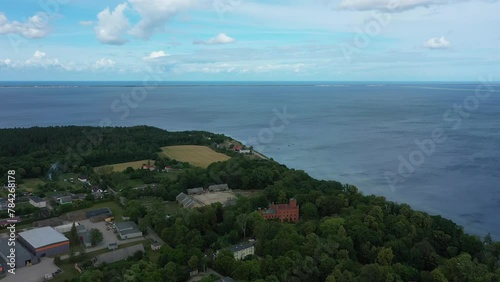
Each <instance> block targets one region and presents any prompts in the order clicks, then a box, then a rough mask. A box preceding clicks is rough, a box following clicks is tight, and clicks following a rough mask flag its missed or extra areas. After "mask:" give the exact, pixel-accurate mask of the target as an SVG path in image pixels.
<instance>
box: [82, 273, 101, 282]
mask: <svg viewBox="0 0 500 282" xmlns="http://www.w3.org/2000/svg"><path fill="white" fill-rule="evenodd" d="M103 278H104V274H103V273H102V271H100V270H86V271H84V272H83V273H82V274H81V275H80V278H79V279H78V281H79V282H101V281H102V279H103Z"/></svg>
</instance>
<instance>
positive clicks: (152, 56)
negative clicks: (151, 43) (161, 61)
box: [144, 51, 169, 59]
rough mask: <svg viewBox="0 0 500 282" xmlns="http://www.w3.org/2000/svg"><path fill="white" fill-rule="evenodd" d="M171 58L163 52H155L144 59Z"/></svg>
mask: <svg viewBox="0 0 500 282" xmlns="http://www.w3.org/2000/svg"><path fill="white" fill-rule="evenodd" d="M166 56H169V54H167V53H165V52H163V51H154V52H151V54H149V55H148V56H146V57H144V59H156V58H161V57H166Z"/></svg>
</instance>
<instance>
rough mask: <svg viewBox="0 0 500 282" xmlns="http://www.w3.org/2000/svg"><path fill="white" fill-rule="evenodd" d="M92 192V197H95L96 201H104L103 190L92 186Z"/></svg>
mask: <svg viewBox="0 0 500 282" xmlns="http://www.w3.org/2000/svg"><path fill="white" fill-rule="evenodd" d="M90 192H91V193H92V196H94V198H95V199H102V197H103V195H102V193H103V191H102V189H101V188H99V186H92V187H91V188H90Z"/></svg>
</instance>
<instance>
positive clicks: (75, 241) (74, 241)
mask: <svg viewBox="0 0 500 282" xmlns="http://www.w3.org/2000/svg"><path fill="white" fill-rule="evenodd" d="M69 243H70V244H71V245H72V246H78V245H80V237H79V236H78V231H77V230H76V225H75V223H74V222H73V225H72V226H71V230H70V231H69Z"/></svg>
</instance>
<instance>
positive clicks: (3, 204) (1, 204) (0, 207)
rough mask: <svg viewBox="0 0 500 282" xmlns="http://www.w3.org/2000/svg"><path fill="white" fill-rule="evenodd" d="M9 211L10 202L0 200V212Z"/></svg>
mask: <svg viewBox="0 0 500 282" xmlns="http://www.w3.org/2000/svg"><path fill="white" fill-rule="evenodd" d="M7 209H9V201H8V200H7V199H4V198H0V211H5V210H7Z"/></svg>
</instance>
